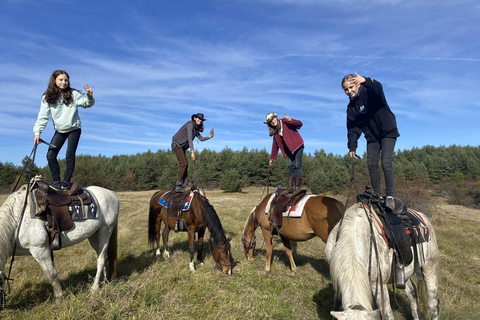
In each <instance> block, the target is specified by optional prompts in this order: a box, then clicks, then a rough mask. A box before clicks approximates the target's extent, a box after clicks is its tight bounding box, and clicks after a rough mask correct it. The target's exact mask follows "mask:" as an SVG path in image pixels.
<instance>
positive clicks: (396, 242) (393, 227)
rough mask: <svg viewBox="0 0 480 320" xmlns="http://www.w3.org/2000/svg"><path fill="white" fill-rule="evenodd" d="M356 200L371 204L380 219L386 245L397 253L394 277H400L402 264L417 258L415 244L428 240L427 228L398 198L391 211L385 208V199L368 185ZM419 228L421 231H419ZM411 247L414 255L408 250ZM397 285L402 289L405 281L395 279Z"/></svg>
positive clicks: (407, 263) (402, 272)
mask: <svg viewBox="0 0 480 320" xmlns="http://www.w3.org/2000/svg"><path fill="white" fill-rule="evenodd" d="M357 200H358V201H359V202H362V203H364V204H368V205H370V204H371V205H372V206H373V207H374V209H375V212H377V215H378V216H379V218H380V219H381V220H382V222H383V229H384V232H385V235H386V238H387V241H388V246H389V247H390V248H392V249H394V250H395V252H396V253H397V255H396V256H395V258H396V259H395V260H396V266H395V268H396V270H397V274H396V275H395V276H396V279H397V280H398V279H400V278H402V274H404V271H403V266H405V265H409V264H410V263H412V261H413V259H414V258H415V259H417V258H418V256H417V244H418V243H422V242H425V241H427V240H428V238H429V234H428V229H427V228H426V226H424V224H423V223H422V221H421V220H420V219H419V217H418V216H417V215H415V214H413V213H412V211H410V210H409V209H408V208H407V206H406V205H405V203H404V202H403V201H402V200H400V199H398V198H395V209H394V210H393V211H389V210H385V199H384V198H383V197H381V196H380V195H379V194H377V193H376V192H375V191H373V190H372V189H370V188H368V187H367V190H366V191H365V193H364V194H360V195H358V196H357ZM420 229H422V230H423V231H422V232H420V231H419V230H420ZM412 247H413V249H414V255H413V254H412V251H411V250H410V248H412ZM394 263H395V262H394ZM397 287H398V288H400V289H404V288H405V283H404V282H403V281H397Z"/></svg>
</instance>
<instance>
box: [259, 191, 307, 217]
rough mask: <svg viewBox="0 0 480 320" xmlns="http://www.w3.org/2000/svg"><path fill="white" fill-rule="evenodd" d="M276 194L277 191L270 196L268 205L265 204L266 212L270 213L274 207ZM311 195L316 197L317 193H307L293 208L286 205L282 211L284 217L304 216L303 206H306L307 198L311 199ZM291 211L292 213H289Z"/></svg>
mask: <svg viewBox="0 0 480 320" xmlns="http://www.w3.org/2000/svg"><path fill="white" fill-rule="evenodd" d="M275 196H276V192H273V193H272V195H271V196H270V199H268V202H267V205H266V206H265V214H266V215H269V212H270V209H271V207H272V201H273V199H274V198H275ZM311 197H316V195H312V194H309V195H306V196H305V197H303V198H302V199H301V200H300V201H299V202H298V203H296V204H294V205H293V208H292V210H291V211H290V206H288V207H285V209H283V212H282V216H283V217H290V218H300V217H301V216H302V212H303V208H304V207H305V203H307V200H308V199H310V198H311ZM289 211H290V214H289Z"/></svg>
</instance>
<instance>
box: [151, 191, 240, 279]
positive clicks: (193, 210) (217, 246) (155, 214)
mask: <svg viewBox="0 0 480 320" xmlns="http://www.w3.org/2000/svg"><path fill="white" fill-rule="evenodd" d="M169 191H171V190H161V191H157V192H155V194H154V195H153V196H152V199H151V200H150V213H149V218H148V242H149V243H150V244H151V245H152V247H153V245H154V243H156V255H157V256H159V255H160V229H161V225H162V222H163V223H164V224H165V227H164V228H163V232H162V240H163V249H164V252H163V256H164V257H165V258H170V253H169V251H168V234H169V232H170V229H175V224H176V220H177V218H176V217H173V216H170V215H168V214H167V209H166V208H165V207H163V206H162V205H160V204H159V203H158V200H159V199H160V198H161V197H162V196H163V195H164V194H165V193H167V192H169ZM193 193H194V196H193V199H192V200H191V204H190V207H189V209H188V211H183V212H182V215H183V219H184V220H185V223H186V226H187V231H188V251H189V252H190V263H189V268H190V270H192V271H193V272H195V265H194V263H193V255H194V253H195V243H194V241H195V232H197V233H198V252H197V261H198V262H199V263H200V264H203V258H202V250H203V236H204V234H205V228H208V230H209V231H210V234H211V237H212V239H213V251H212V257H213V259H214V260H215V263H216V266H217V267H218V268H219V269H220V270H222V271H223V272H225V273H227V274H229V275H231V274H232V265H231V263H230V240H231V238H227V237H226V236H225V232H224V231H223V227H222V223H221V222H220V219H219V218H218V215H217V213H216V211H215V209H214V208H213V206H212V205H211V204H210V203H209V202H208V200H207V198H205V197H204V196H203V195H201V194H200V192H198V190H194V191H193Z"/></svg>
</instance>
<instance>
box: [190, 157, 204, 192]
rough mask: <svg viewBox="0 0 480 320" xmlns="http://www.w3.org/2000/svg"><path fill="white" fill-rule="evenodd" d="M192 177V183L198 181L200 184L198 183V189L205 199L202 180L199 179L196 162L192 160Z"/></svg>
mask: <svg viewBox="0 0 480 320" xmlns="http://www.w3.org/2000/svg"><path fill="white" fill-rule="evenodd" d="M193 176H194V180H193V181H194V182H195V181H196V180H197V179H198V181H199V182H200V183H199V186H200V188H201V189H202V193H203V196H204V197H205V198H206V197H207V194H206V193H205V189H204V188H203V182H202V179H200V178H199V174H198V169H197V162H196V160H193Z"/></svg>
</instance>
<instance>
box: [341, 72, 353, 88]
mask: <svg viewBox="0 0 480 320" xmlns="http://www.w3.org/2000/svg"><path fill="white" fill-rule="evenodd" d="M353 78H355V76H354V75H353V74H351V73H350V74H347V75H346V76H345V77H343V79H342V88H343V84H344V83H345V82H347V81H349V80H350V79H353Z"/></svg>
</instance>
